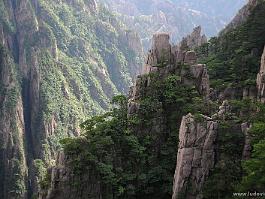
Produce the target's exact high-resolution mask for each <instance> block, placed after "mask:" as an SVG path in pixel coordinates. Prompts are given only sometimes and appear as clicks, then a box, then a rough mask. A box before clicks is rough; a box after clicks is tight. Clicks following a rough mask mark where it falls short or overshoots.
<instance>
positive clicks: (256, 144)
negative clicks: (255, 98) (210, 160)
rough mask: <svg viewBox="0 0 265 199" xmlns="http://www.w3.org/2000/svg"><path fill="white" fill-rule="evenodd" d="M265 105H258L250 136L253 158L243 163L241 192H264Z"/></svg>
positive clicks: (239, 187)
mask: <svg viewBox="0 0 265 199" xmlns="http://www.w3.org/2000/svg"><path fill="white" fill-rule="evenodd" d="M264 121H265V105H263V104H259V105H258V112H257V113H256V115H255V117H253V124H252V128H251V129H250V136H251V140H252V143H251V145H252V147H253V152H252V155H251V158H250V159H249V160H246V161H244V162H243V165H242V166H243V169H244V174H245V175H244V177H243V179H242V182H241V183H240V185H239V186H238V190H240V191H242V192H243V191H250V192H251V191H253V192H255V191H257V192H263V191H264V187H265V177H264V172H265V166H264V165H265V154H264V149H265V122H264Z"/></svg>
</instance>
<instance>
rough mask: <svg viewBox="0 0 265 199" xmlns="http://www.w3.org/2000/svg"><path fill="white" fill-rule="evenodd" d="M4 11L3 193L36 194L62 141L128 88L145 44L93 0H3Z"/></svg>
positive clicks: (0, 89) (0, 78) (0, 98)
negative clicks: (115, 95) (114, 96)
mask: <svg viewBox="0 0 265 199" xmlns="http://www.w3.org/2000/svg"><path fill="white" fill-rule="evenodd" d="M0 13H1V14H0V59H1V60H0V61H1V62H0V63H1V64H0V112H1V115H0V145H1V152H0V157H1V159H0V181H1V183H0V198H3V199H11V198H19V199H20V198H21V199H22V198H30V199H31V198H33V197H37V192H38V190H40V187H41V185H40V181H41V180H43V179H44V177H45V173H46V168H48V167H49V166H51V165H53V164H54V162H55V156H56V152H57V150H58V149H59V148H60V144H59V140H60V139H62V138H64V137H67V136H77V135H79V133H80V128H79V123H81V122H82V121H83V120H84V119H85V117H86V116H88V115H94V114H96V113H100V112H102V111H104V110H106V109H107V108H108V106H109V105H108V101H109V100H110V99H111V98H112V96H113V95H114V93H119V92H121V93H126V92H127V90H128V87H129V86H130V85H131V83H132V79H133V77H134V76H135V75H136V74H138V73H139V72H140V68H139V67H138V66H139V63H141V57H142V54H141V53H142V49H141V43H140V39H139V37H138V35H137V34H136V33H134V32H132V31H126V30H125V26H124V25H123V24H121V23H120V22H119V21H118V20H117V19H116V18H115V16H114V15H113V14H112V13H110V12H109V11H107V10H106V9H105V8H104V7H102V6H101V5H100V4H98V3H97V2H96V1H94V0H89V1H87V0H86V1H76V0H67V1H61V0H56V1H46V0H45V1H43V0H1V1H0ZM110 40H111V44H109V43H108V42H107V41H109V42H110Z"/></svg>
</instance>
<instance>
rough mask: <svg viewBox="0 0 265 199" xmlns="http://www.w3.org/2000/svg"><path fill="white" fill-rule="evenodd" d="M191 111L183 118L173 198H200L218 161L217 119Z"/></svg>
mask: <svg viewBox="0 0 265 199" xmlns="http://www.w3.org/2000/svg"><path fill="white" fill-rule="evenodd" d="M201 117H202V118H201V121H196V119H195V117H194V116H192V115H191V114H188V115H187V116H184V117H183V118H182V122H181V126H180V130H179V147H178V155H177V166H176V171H175V176H174V185H173V196H172V199H178V198H185V199H200V198H202V195H201V190H202V186H203V183H204V182H205V181H206V179H207V177H208V176H209V172H210V170H211V169H213V167H214V164H215V152H214V150H215V145H214V143H215V140H216V137H217V128H218V125H217V122H215V121H212V120H211V118H207V117H203V116H201Z"/></svg>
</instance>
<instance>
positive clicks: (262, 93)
mask: <svg viewBox="0 0 265 199" xmlns="http://www.w3.org/2000/svg"><path fill="white" fill-rule="evenodd" d="M257 89H258V96H257V97H258V100H259V101H260V102H262V103H265V47H264V51H263V54H262V57H261V66H260V71H259V73H258V75H257Z"/></svg>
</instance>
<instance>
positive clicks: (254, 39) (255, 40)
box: [197, 0, 265, 89]
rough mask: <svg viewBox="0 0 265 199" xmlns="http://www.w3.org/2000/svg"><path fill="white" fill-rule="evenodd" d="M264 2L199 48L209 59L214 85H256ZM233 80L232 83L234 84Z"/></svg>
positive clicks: (264, 29) (204, 59) (264, 25)
mask: <svg viewBox="0 0 265 199" xmlns="http://www.w3.org/2000/svg"><path fill="white" fill-rule="evenodd" d="M264 10H265V2H264V1H263V0H259V3H258V6H256V7H255V9H254V10H253V11H252V14H251V15H250V17H248V19H247V21H246V22H245V23H244V24H243V25H240V26H238V27H236V28H235V29H232V30H229V31H228V32H227V33H224V34H221V35H220V36H219V37H214V38H212V39H210V41H209V43H208V44H205V45H203V46H202V47H201V48H199V49H197V52H198V53H199V55H200V57H201V61H202V62H204V63H207V66H208V69H209V75H210V78H211V85H212V86H214V87H215V88H220V89H222V88H224V87H227V86H228V85H229V84H230V85H231V86H232V87H236V88H242V87H243V86H247V85H255V79H256V75H257V73H258V71H259V66H260V57H261V54H262V51H263V47H264V43H265V38H264V37H262V36H261V35H263V34H264V32H265V21H264V18H265V12H264ZM231 83H232V84H231Z"/></svg>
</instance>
